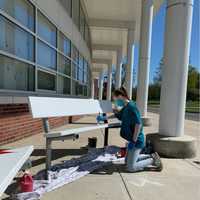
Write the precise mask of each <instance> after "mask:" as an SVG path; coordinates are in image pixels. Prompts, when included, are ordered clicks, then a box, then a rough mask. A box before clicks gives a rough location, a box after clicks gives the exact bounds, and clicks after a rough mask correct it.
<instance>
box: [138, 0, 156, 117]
mask: <svg viewBox="0 0 200 200" xmlns="http://www.w3.org/2000/svg"><path fill="white" fill-rule="evenodd" d="M152 21H153V1H152V0H149V1H146V0H142V15H141V28H140V50H139V67H138V84H137V98H136V101H137V106H138V108H139V110H140V113H141V115H142V117H144V118H145V117H146V115H147V102H148V87H149V68H150V56H151V35H152Z"/></svg>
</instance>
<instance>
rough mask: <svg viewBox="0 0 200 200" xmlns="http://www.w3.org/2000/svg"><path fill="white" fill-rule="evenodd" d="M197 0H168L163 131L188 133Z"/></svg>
mask: <svg viewBox="0 0 200 200" xmlns="http://www.w3.org/2000/svg"><path fill="white" fill-rule="evenodd" d="M192 12H193V0H170V1H169V0H168V1H167V12H166V21H165V46H164V67H163V70H162V88H161V105H160V107H161V108H160V125H159V132H160V134H162V135H166V136H182V135H183V134H184V118H185V102H186V90H187V76H188V64H189V49H190V38H191V27H192Z"/></svg>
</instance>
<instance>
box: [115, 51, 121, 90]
mask: <svg viewBox="0 0 200 200" xmlns="http://www.w3.org/2000/svg"><path fill="white" fill-rule="evenodd" d="M121 63H122V50H121V49H118V50H117V66H116V88H120V87H121V84H122V66H121Z"/></svg>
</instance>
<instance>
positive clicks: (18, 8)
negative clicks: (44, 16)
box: [0, 0, 34, 31]
mask: <svg viewBox="0 0 200 200" xmlns="http://www.w3.org/2000/svg"><path fill="white" fill-rule="evenodd" d="M0 9H2V10H3V11H5V12H6V13H7V14H8V15H10V16H12V17H13V18H15V19H16V20H17V21H19V22H20V23H21V24H23V25H24V26H26V27H27V28H29V29H31V30H32V31H34V7H33V5H32V4H31V3H29V2H28V1H24V0H0Z"/></svg>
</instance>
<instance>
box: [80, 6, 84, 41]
mask: <svg viewBox="0 0 200 200" xmlns="http://www.w3.org/2000/svg"><path fill="white" fill-rule="evenodd" d="M80 33H81V35H82V36H83V38H84V37H85V15H84V12H83V9H82V7H80Z"/></svg>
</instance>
